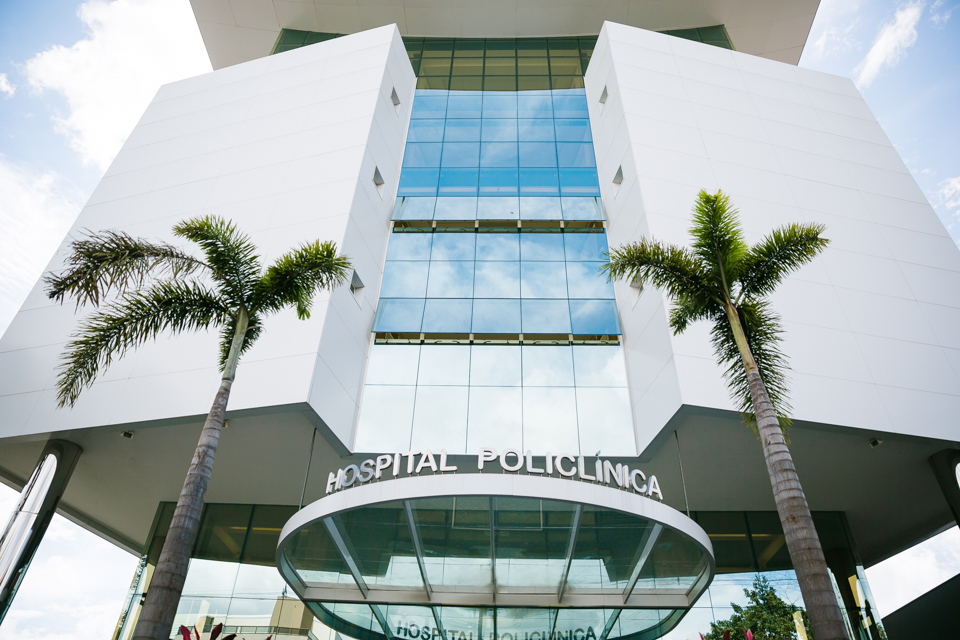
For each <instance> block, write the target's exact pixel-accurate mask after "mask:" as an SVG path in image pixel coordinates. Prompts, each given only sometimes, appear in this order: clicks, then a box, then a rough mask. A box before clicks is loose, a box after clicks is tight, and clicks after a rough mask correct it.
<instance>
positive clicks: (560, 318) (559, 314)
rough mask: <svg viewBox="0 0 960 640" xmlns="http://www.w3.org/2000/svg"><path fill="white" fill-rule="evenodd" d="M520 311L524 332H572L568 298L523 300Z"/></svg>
mask: <svg viewBox="0 0 960 640" xmlns="http://www.w3.org/2000/svg"><path fill="white" fill-rule="evenodd" d="M520 311H521V315H522V319H521V328H522V329H523V332H524V333H570V311H569V307H568V305H567V301H566V300H522V301H521V304H520Z"/></svg>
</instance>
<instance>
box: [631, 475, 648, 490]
mask: <svg viewBox="0 0 960 640" xmlns="http://www.w3.org/2000/svg"><path fill="white" fill-rule="evenodd" d="M637 476H640V478H641V479H643V486H640V487H638V486H637ZM630 486H632V487H633V490H634V491H636V492H637V493H644V492H645V491H646V490H647V476H646V475H645V474H644V473H643V471H640V469H634V470H633V471H631V472H630Z"/></svg>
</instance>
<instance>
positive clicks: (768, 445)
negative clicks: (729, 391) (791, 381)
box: [727, 305, 849, 640]
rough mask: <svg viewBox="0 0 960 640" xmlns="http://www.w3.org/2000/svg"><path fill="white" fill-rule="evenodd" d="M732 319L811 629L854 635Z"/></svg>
mask: <svg viewBox="0 0 960 640" xmlns="http://www.w3.org/2000/svg"><path fill="white" fill-rule="evenodd" d="M727 318H728V319H729V320H730V324H731V327H732V328H733V334H734V338H735V339H736V341H737V346H738V347H739V349H740V355H741V358H742V360H743V366H744V368H745V369H746V373H747V382H748V384H749V385H750V400H751V402H752V404H753V411H754V414H755V415H756V417H757V431H758V433H759V436H760V442H761V443H762V444H763V457H764V458H765V459H766V462H767V472H768V473H769V474H770V484H771V485H772V486H773V498H774V501H775V502H776V504H777V513H779V515H780V524H781V525H782V526H783V533H784V536H785V537H786V542H787V549H788V550H789V552H790V560H791V562H792V563H793V569H794V571H795V572H796V574H797V582H799V583H800V593H801V594H802V595H803V603H804V605H806V608H807V615H808V616H809V617H810V630H811V631H812V632H813V637H814V638H815V639H816V640H849V639H848V636H847V631H846V626H845V625H844V623H843V614H842V613H841V611H840V606H839V605H838V604H837V597H836V593H835V592H834V589H833V583H832V582H831V581H830V573H829V572H830V569H829V568H828V567H827V561H826V559H825V558H824V556H823V548H822V547H821V546H820V538H819V537H818V536H817V530H816V528H815V527H814V525H813V517H812V516H811V515H810V507H809V505H808V504H807V498H806V496H805V495H804V493H803V488H802V487H801V486H800V478H799V476H798V475H797V469H796V467H795V466H794V464H793V457H792V456H791V455H790V449H788V448H787V441H786V438H784V436H783V430H782V429H781V428H780V420H779V419H778V418H777V413H776V411H775V410H774V408H773V403H772V402H770V396H769V395H768V394H767V389H766V387H765V386H764V384H763V380H762V379H761V378H760V372H759V370H758V369H757V363H756V360H755V359H754V357H753V353H752V352H751V351H750V347H749V345H748V344H747V340H746V336H745V334H744V333H743V327H742V325H741V324H740V317H739V314H738V313H737V310H736V309H735V308H734V307H733V306H732V305H730V306H729V307H727Z"/></svg>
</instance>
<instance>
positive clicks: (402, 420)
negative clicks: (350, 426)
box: [354, 384, 417, 451]
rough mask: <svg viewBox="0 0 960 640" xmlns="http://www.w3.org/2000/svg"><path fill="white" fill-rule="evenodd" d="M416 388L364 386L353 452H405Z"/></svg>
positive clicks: (408, 439)
mask: <svg viewBox="0 0 960 640" xmlns="http://www.w3.org/2000/svg"><path fill="white" fill-rule="evenodd" d="M416 390H417V388H416V387H413V386H409V387H399V386H396V387H391V386H378V385H371V384H368V385H366V386H365V387H364V389H363V402H362V404H361V405H360V419H359V421H358V422H357V442H356V444H355V445H354V451H406V450H407V449H408V448H409V447H410V428H411V425H412V423H413V402H414V397H415V395H416Z"/></svg>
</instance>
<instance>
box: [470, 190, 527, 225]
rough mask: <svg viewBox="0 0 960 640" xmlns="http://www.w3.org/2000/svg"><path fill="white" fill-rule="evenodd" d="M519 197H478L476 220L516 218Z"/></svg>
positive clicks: (517, 215)
mask: <svg viewBox="0 0 960 640" xmlns="http://www.w3.org/2000/svg"><path fill="white" fill-rule="evenodd" d="M519 218H520V199H519V198H517V197H516V196H514V197H499V198H498V197H488V198H484V197H482V196H481V197H480V201H479V204H478V206H477V219H478V220H518V219H519Z"/></svg>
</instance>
